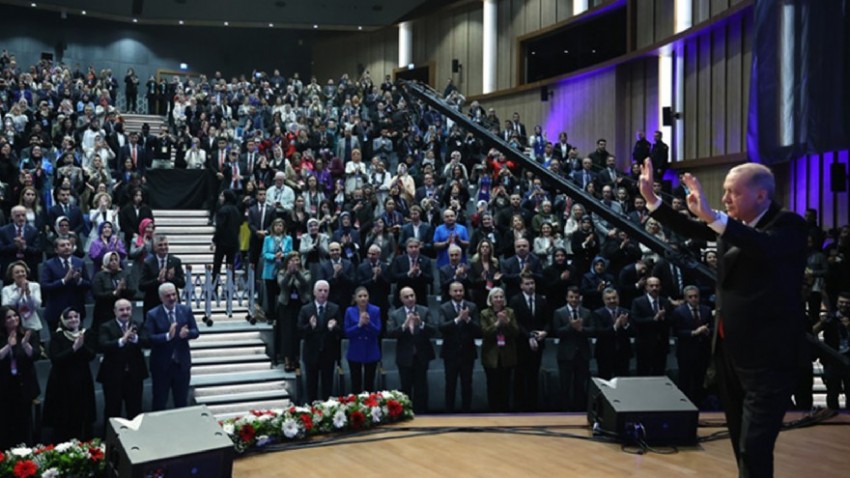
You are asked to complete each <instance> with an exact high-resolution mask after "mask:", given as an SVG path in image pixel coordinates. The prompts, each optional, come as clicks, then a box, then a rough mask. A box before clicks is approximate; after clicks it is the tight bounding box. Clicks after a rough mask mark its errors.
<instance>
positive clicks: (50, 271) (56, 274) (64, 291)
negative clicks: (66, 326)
mask: <svg viewBox="0 0 850 478" xmlns="http://www.w3.org/2000/svg"><path fill="white" fill-rule="evenodd" d="M68 260H69V261H71V267H73V268H74V269H77V270H79V271H80V279H79V280H72V281H70V282H68V283H66V284H63V283H62V279H64V278H65V268H64V267H63V266H62V262H61V259H60V258H59V256H56V257H54V258H52V259H50V260H49V261H47V262H45V263H44V266H43V268H42V270H41V279H40V280H39V282H40V283H41V290H42V291H43V292H45V293H46V297H43V298H42V300H44V302H45V303H46V306H45V309H44V318H45V320H47V323H48V324H50V326H51V327H53V326H55V325H56V324H57V323H58V321H59V315H60V314H61V313H62V311H63V310H65V308H66V307H73V308H74V310H76V311H77V312H79V313H80V320H83V319H85V318H86V293H87V292H88V291H89V289H91V282H90V281H89V273H88V272H87V271H86V267H85V264H83V260H82V259H80V258H79V257H74V256H70V257H69V258H68Z"/></svg>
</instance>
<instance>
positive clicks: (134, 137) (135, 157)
mask: <svg viewBox="0 0 850 478" xmlns="http://www.w3.org/2000/svg"><path fill="white" fill-rule="evenodd" d="M128 158H129V159H130V161H132V163H133V166H134V169H135V170H136V171H139V172H140V173H142V174H144V172H145V165H146V164H147V148H145V147H143V146H142V145H140V144H139V134H138V133H136V132H135V131H134V132H132V133H130V141H129V142H127V144H125V145H124V146H122V147H121V149H120V150H119V151H118V156H117V157H116V159H115V164H111V165H109V167H110V168H111V169H112V171H113V173H112V174H113V175H115V176H116V177H120V175H119V172H120V171H123V170H124V163H125V162H126V161H127V159H128ZM122 227H123V224H122Z"/></svg>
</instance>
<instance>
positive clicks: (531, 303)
mask: <svg viewBox="0 0 850 478" xmlns="http://www.w3.org/2000/svg"><path fill="white" fill-rule="evenodd" d="M528 311H529V312H531V315H534V297H529V298H528Z"/></svg>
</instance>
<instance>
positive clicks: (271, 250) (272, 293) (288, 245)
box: [262, 218, 292, 320]
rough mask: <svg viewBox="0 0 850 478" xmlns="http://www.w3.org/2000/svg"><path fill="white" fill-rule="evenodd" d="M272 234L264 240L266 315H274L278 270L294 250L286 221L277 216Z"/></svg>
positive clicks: (270, 316) (269, 316)
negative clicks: (287, 231) (287, 232)
mask: <svg viewBox="0 0 850 478" xmlns="http://www.w3.org/2000/svg"><path fill="white" fill-rule="evenodd" d="M269 231H270V234H269V235H268V236H266V238H265V239H264V240H263V273H262V276H263V283H264V284H265V286H266V287H265V294H266V304H265V310H266V317H267V318H268V319H269V320H271V319H272V317H274V312H275V307H276V306H277V296H278V295H280V286H279V285H278V284H277V271H278V269H280V268H281V267H282V264H283V258H284V257H286V255H287V254H289V253H290V252H292V238H291V237H289V235H287V234H286V223H284V222H283V219H281V218H277V219H275V220H274V221H272V224H271V226H269Z"/></svg>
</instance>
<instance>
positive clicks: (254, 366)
mask: <svg viewBox="0 0 850 478" xmlns="http://www.w3.org/2000/svg"><path fill="white" fill-rule="evenodd" d="M271 368H272V364H271V361H269V360H266V361H264V362H240V363H218V364H214V365H195V364H194V363H193V364H192V375H211V374H212V375H218V374H223V373H227V374H231V375H237V374H240V373H243V372H261V371H265V370H271Z"/></svg>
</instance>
